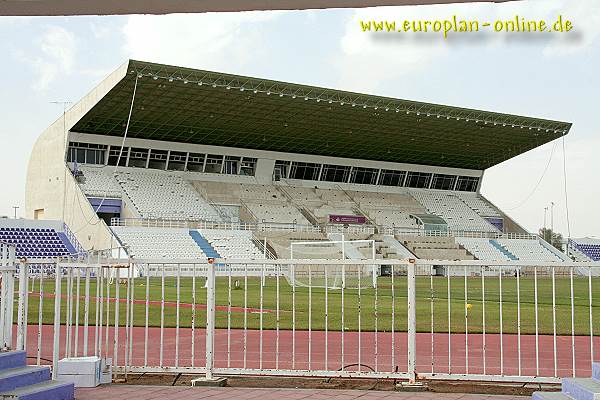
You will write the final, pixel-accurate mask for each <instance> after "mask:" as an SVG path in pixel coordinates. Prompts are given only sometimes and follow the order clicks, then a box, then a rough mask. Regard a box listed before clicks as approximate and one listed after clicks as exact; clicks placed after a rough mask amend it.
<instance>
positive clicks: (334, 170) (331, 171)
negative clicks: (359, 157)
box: [321, 164, 350, 182]
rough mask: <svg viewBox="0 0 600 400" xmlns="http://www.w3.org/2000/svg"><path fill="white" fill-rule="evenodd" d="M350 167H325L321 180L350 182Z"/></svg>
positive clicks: (328, 165) (326, 165)
mask: <svg viewBox="0 0 600 400" xmlns="http://www.w3.org/2000/svg"><path fill="white" fill-rule="evenodd" d="M349 174H350V167H348V166H344V165H330V164H325V165H323V172H322V173H321V180H322V181H327V182H348V175H349Z"/></svg>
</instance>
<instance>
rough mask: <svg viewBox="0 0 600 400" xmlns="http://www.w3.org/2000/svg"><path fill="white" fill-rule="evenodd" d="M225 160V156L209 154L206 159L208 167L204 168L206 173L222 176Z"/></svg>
mask: <svg viewBox="0 0 600 400" xmlns="http://www.w3.org/2000/svg"><path fill="white" fill-rule="evenodd" d="M223 158H224V157H223V156H219V155H215V154H209V155H208V156H207V157H206V167H205V168H204V172H208V173H211V174H220V173H221V169H222V168H223Z"/></svg>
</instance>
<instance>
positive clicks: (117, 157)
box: [108, 146, 129, 167]
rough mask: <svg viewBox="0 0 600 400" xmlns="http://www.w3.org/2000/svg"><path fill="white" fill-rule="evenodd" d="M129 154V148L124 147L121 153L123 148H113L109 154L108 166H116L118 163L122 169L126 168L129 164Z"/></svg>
mask: <svg viewBox="0 0 600 400" xmlns="http://www.w3.org/2000/svg"><path fill="white" fill-rule="evenodd" d="M128 153H129V147H124V148H123V152H121V147H118V146H117V147H111V148H110V151H109V152H108V165H112V166H115V165H117V161H118V162H119V166H120V167H124V166H125V165H126V164H127V154H128Z"/></svg>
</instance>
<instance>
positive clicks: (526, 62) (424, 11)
mask: <svg viewBox="0 0 600 400" xmlns="http://www.w3.org/2000/svg"><path fill="white" fill-rule="evenodd" d="M515 14H518V15H520V16H523V17H526V18H531V19H546V20H548V21H552V20H553V19H554V18H555V17H556V16H558V15H559V14H562V15H563V17H564V18H567V19H570V20H571V21H572V22H573V25H574V29H573V30H572V31H571V32H570V33H569V34H557V33H543V34H537V35H536V34H533V35H531V34H529V35H523V34H481V33H480V34H469V35H466V34H463V35H459V34H455V35H450V37H449V38H448V39H447V40H443V39H442V38H441V37H440V36H439V35H438V34H421V35H418V34H409V33H403V34H383V35H382V34H379V35H378V34H365V33H362V32H361V30H360V24H359V21H360V20H361V19H373V18H376V19H389V20H403V19H411V18H426V19H437V18H444V17H450V16H452V15H457V16H459V17H463V18H481V19H486V20H490V21H494V20H495V19H496V18H503V19H507V18H512V17H514V15H515ZM0 54H2V55H3V57H2V67H1V68H2V72H3V73H2V78H1V79H2V81H1V82H2V90H0V104H1V106H2V107H1V110H2V111H1V120H2V126H1V128H0V171H2V172H1V178H2V186H1V188H2V189H0V215H13V210H12V206H13V205H18V206H20V207H21V210H23V208H24V188H25V174H26V168H27V162H28V158H29V153H30V150H31V148H32V145H33V143H34V141H35V139H36V138H37V136H38V135H39V134H40V132H41V131H42V130H43V129H44V128H45V127H47V126H48V125H49V124H50V123H52V121H54V120H55V119H56V118H57V117H59V115H60V113H61V112H62V106H60V105H55V104H52V103H51V102H52V101H72V102H77V101H78V100H79V99H80V98H81V97H82V96H83V95H84V94H85V93H86V92H88V91H89V90H90V89H92V88H93V87H94V86H95V85H96V84H97V83H98V82H99V81H100V80H102V79H103V78H104V77H105V76H106V75H107V74H108V73H110V72H111V71H112V70H114V69H115V68H117V67H118V66H119V65H120V64H122V63H123V62H125V61H126V60H127V59H128V58H135V59H140V60H146V61H154V62H160V63H167V64H174V65H180V66H186V67H193V68H201V69H210V70H218V71H223V72H230V73H236V74H243V75H251V76H258V77H264V78H271V79H278V80H284V81H290V82H297V83H305V84H310V85H320V86H326V87H332V88H338V89H343V90H351V91H362V92H366V93H370V94H378V95H384V96H392V97H398V98H404V99H411V100H419V101H426V102H435V103H442V104H449V105H456V106H462V107H471V108H479V109H484V110H491V111H498V112H506V113H515V114H521V115H526V116H534V117H542V118H549V119H557V120H562V121H568V122H572V123H573V128H572V130H571V132H570V133H569V135H568V136H567V137H566V140H565V147H566V168H567V181H568V200H569V212H570V230H571V236H572V237H581V236H600V205H599V203H600V201H599V200H598V199H600V184H599V180H600V178H599V177H598V175H599V173H600V157H599V150H600V136H599V135H598V134H599V129H598V128H599V127H600V123H599V121H600V116H599V114H600V107H599V106H600V99H599V96H600V79H599V78H598V70H599V69H600V68H599V67H600V2H598V0H584V1H577V2H575V1H572V0H539V1H535V0H526V1H517V2H510V3H505V4H461V5H443V6H417V7H386V8H369V9H356V10H352V9H348V10H317V11H286V12H253V13H222V14H218V13H216V14H215V13H211V14H196V15H169V16H125V17H71V18H63V17H53V18H0ZM546 166H548V168H547V170H546ZM544 170H546V173H545V174H544V175H543V173H544ZM542 175H543V179H541V177H542ZM563 178H564V176H563V144H562V141H560V140H559V141H557V142H556V144H555V143H550V144H547V145H545V146H542V147H540V148H538V149H536V150H533V151H530V152H528V153H526V154H523V155H521V156H519V157H516V158H514V159H512V160H509V161H506V162H504V163H502V164H500V165H498V166H495V167H493V168H491V169H489V170H487V171H486V173H485V178H484V184H483V189H482V193H483V194H484V195H485V196H486V197H487V198H488V199H490V200H491V201H492V202H494V203H495V204H496V205H497V206H499V207H500V208H501V209H503V210H504V211H505V212H507V213H508V214H509V215H511V216H512V217H513V218H515V219H516V220H517V222H519V223H521V224H522V225H523V226H524V227H526V228H527V229H528V230H530V231H537V229H538V228H539V227H540V226H542V225H543V217H544V207H545V206H548V205H549V203H550V202H551V201H553V202H554V203H555V208H554V224H555V227H556V229H557V230H559V231H561V232H562V233H564V235H565V236H567V222H566V207H565V191H564V188H565V185H564V179H563ZM540 179H541V182H540ZM538 182H540V183H539V185H538ZM534 189H535V190H534ZM549 218H550V217H549V216H548V220H549Z"/></svg>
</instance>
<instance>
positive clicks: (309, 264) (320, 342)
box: [1, 247, 600, 382]
mask: <svg viewBox="0 0 600 400" xmlns="http://www.w3.org/2000/svg"><path fill="white" fill-rule="evenodd" d="M2 254H3V258H2V260H3V261H2V262H3V264H2V268H3V269H2V274H3V282H2V308H1V309H2V312H3V313H4V314H3V319H2V321H3V324H2V325H3V327H4V329H3V330H2V334H3V343H7V345H8V346H9V347H17V348H24V349H27V350H28V352H29V355H30V356H32V357H34V358H35V360H36V362H37V363H56V361H57V360H58V359H59V358H62V357H65V356H85V355H92V354H93V355H99V356H101V357H104V358H111V359H112V363H113V365H115V366H116V369H115V370H116V371H117V372H119V373H124V374H127V373H130V372H148V373H167V372H188V373H200V374H206V375H208V376H211V374H218V375H221V374H227V375H239V374H245V375H273V376H276V375H278V376H319V377H369V378H382V379H407V380H410V381H418V380H422V379H461V380H484V381H513V382H556V381H558V379H559V378H560V377H563V376H587V375H589V373H590V371H591V362H592V360H596V361H597V360H598V359H599V358H600V357H599V354H598V351H597V349H598V348H600V347H599V346H600V342H599V340H598V337H599V333H600V332H598V330H599V328H598V327H595V326H594V321H600V305H598V304H597V299H598V297H600V279H599V278H597V277H596V275H597V271H598V270H600V263H561V264H558V263H556V264H553V265H541V264H535V263H525V262H502V263H493V262H486V263H483V262H480V261H434V260H416V261H415V260H322V259H321V260H226V259H217V260H215V261H214V263H213V264H208V263H207V261H208V260H171V261H170V262H169V263H165V261H164V260H160V261H158V260H132V259H122V260H121V259H112V258H110V257H105V256H106V254H104V255H97V254H90V255H88V257H87V258H86V259H77V260H74V259H60V260H44V261H40V260H36V261H35V264H33V263H27V262H25V261H22V262H21V263H20V265H17V264H18V262H17V261H16V260H14V256H13V257H12V258H11V257H10V249H9V248H8V247H6V250H4V248H3V252H2ZM359 264H360V265H363V264H364V265H365V266H372V267H374V270H377V271H379V273H380V276H379V277H377V279H376V280H375V281H374V285H372V284H371V277H368V278H366V279H368V280H369V285H361V284H357V285H355V284H353V283H351V280H352V279H361V274H357V275H355V276H353V275H352V268H353V267H355V266H356V265H359ZM558 265H560V266H561V267H560V269H559V268H557V266H558ZM34 268H37V269H35V271H36V273H35V274H34V273H30V272H32V271H33V270H34ZM582 268H584V269H587V271H588V274H587V275H586V276H578V275H577V274H576V273H574V272H575V271H576V270H577V269H579V270H581V269H582ZM340 269H341V270H342V271H343V273H342V284H341V285H336V287H335V288H334V287H331V286H330V285H328V284H327V283H326V282H327V281H328V279H331V274H332V273H333V272H332V271H334V270H335V271H337V272H336V273H339V271H340ZM417 269H419V270H421V269H423V270H430V271H432V272H433V274H432V275H428V276H417V275H416V274H415V271H417ZM316 271H320V272H319V273H315V272H316ZM15 273H17V275H16V276H15ZM11 274H12V275H11ZM290 274H291V276H290ZM294 274H304V276H309V277H311V278H308V279H306V278H303V282H308V283H309V284H308V285H302V286H297V285H295V284H294V282H296V281H297V280H296V279H294V278H295V276H294ZM323 280H324V281H325V284H323ZM317 281H318V282H317ZM10 282H12V283H10ZM11 284H12V285H13V286H12V287H13V288H14V287H18V288H19V296H18V303H17V305H16V312H17V315H18V317H17V324H16V325H15V326H12V321H11V322H10V323H9V322H8V321H9V319H8V315H9V314H10V315H11V316H12V313H13V307H12V304H13V301H12V299H11V296H12V293H13V290H10V288H11V286H10V285H11ZM595 302H596V303H595ZM7 325H8V327H9V328H8V329H7ZM596 325H598V324H597V323H596ZM13 330H15V331H16V333H17V334H16V335H15V336H16V338H13V337H11V334H12V333H11V332H12V331H13Z"/></svg>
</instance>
